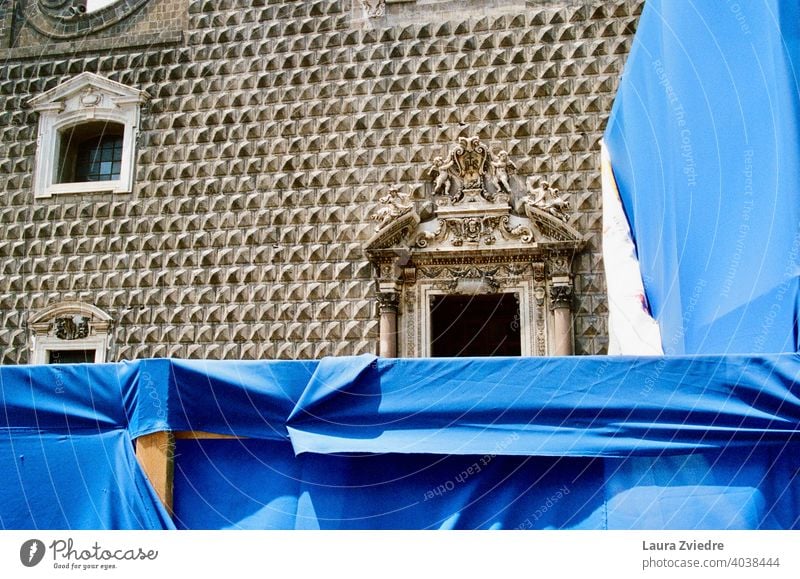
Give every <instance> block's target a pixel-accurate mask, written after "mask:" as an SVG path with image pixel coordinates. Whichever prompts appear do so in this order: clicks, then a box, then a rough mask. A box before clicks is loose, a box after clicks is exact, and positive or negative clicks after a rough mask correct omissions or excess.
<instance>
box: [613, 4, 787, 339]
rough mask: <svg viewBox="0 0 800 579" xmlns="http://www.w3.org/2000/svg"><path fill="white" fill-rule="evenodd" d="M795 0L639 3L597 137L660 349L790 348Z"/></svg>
mask: <svg viewBox="0 0 800 579" xmlns="http://www.w3.org/2000/svg"><path fill="white" fill-rule="evenodd" d="M799 64H800V3H798V2H796V0H758V1H752V2H734V3H719V2H696V1H689V2H673V1H664V0H648V2H647V3H646V5H645V8H644V11H643V13H642V16H641V19H640V21H639V26H638V29H637V32H636V37H635V40H634V43H633V48H632V50H631V53H630V55H629V57H628V61H627V63H626V65H625V73H624V75H623V78H622V80H621V83H620V87H619V90H618V93H617V97H616V100H615V103H614V107H613V110H612V114H611V118H610V120H609V123H608V127H607V130H606V134H605V142H606V145H607V147H608V150H609V153H610V157H611V162H612V166H613V170H614V175H615V177H616V180H617V185H618V187H619V191H620V196H621V198H622V202H623V206H624V208H625V211H626V214H627V217H628V220H629V222H630V225H631V229H632V232H633V236H634V238H635V243H636V248H637V251H638V256H639V260H640V265H641V271H642V276H643V279H644V285H645V289H646V293H647V297H648V300H649V303H650V306H651V309H652V313H653V315H654V317H655V318H656V319H657V321H658V322H659V325H660V327H661V335H662V345H663V348H664V352H665V353H666V354H667V355H674V354H708V353H717V354H730V353H761V352H795V351H797V350H798V346H799V345H800V342H799V340H800V338H799V337H798V311H799V309H800V308H798V306H799V305H800V285H799V284H798V279H800V277H799V275H798V274H800V180H798V178H797V176H798V175H799V174H800V90H799V88H800V85H799V84H798V83H799V82H800V66H798V65H799Z"/></svg>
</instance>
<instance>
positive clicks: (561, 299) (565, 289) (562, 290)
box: [550, 284, 573, 310]
mask: <svg viewBox="0 0 800 579" xmlns="http://www.w3.org/2000/svg"><path fill="white" fill-rule="evenodd" d="M572 294H573V292H572V286H571V285H567V284H555V285H552V286H550V309H553V310H555V309H560V308H566V309H569V310H571V309H572Z"/></svg>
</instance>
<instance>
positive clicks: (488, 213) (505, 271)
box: [365, 137, 584, 356]
mask: <svg viewBox="0 0 800 579" xmlns="http://www.w3.org/2000/svg"><path fill="white" fill-rule="evenodd" d="M518 173H519V168H518V166H517V164H516V163H514V161H513V160H512V159H511V158H510V157H509V155H508V153H507V152H506V151H504V150H502V149H501V150H496V152H495V150H493V149H492V148H491V147H490V146H489V145H487V144H486V143H483V142H482V141H481V140H480V139H479V138H477V137H472V138H466V137H462V138H459V139H458V141H457V142H456V143H455V144H454V146H453V147H452V148H451V149H450V150H449V152H447V153H445V154H439V155H436V156H434V158H433V160H432V161H431V163H430V165H429V166H428V168H427V171H426V176H427V177H428V178H430V187H429V189H428V193H427V195H426V197H425V198H423V199H411V197H410V195H408V194H404V193H402V192H401V191H399V190H398V189H397V188H391V189H389V191H388V193H387V194H385V195H382V196H380V197H379V199H378V202H377V204H376V207H375V209H374V210H373V212H372V218H373V219H374V220H375V221H376V222H377V223H378V229H377V231H376V232H375V234H374V235H373V236H372V237H371V238H370V239H369V240H368V241H367V243H366V246H365V251H366V254H367V256H368V258H369V259H370V261H371V262H372V263H373V265H374V268H375V272H376V282H377V288H378V292H377V293H378V298H379V301H380V303H381V307H380V312H381V327H382V328H384V327H385V328H387V331H388V330H390V329H391V331H393V332H396V333H397V334H398V335H399V336H400V338H399V339H396V340H395V339H393V340H391V341H387V340H384V339H383V337H382V338H381V348H382V351H381V354H382V355H392V356H393V355H401V356H427V355H430V347H429V342H430V336H429V335H428V332H429V329H428V328H429V325H430V324H429V318H428V317H429V315H430V314H429V311H430V304H431V303H432V301H433V300H434V299H435V297H436V296H438V295H447V294H462V295H478V294H493V293H514V294H516V296H518V298H519V305H520V317H521V320H520V321H521V324H520V327H521V336H522V354H523V355H548V354H550V355H552V354H559V355H561V354H569V353H571V352H572V345H571V341H572V338H571V335H572V329H571V325H572V313H571V304H572V300H571V296H572V275H571V266H572V259H573V256H574V255H575V254H576V253H577V252H578V251H580V250H581V248H582V247H583V244H584V238H583V236H582V235H581V234H580V233H579V232H578V231H577V230H576V229H574V228H573V227H572V226H571V225H570V224H569V223H568V220H569V209H570V204H569V199H568V196H567V195H566V194H561V193H560V192H559V191H558V189H555V188H554V187H552V186H551V184H550V182H549V181H546V180H541V179H539V178H538V177H535V176H529V177H527V179H525V180H524V181H523V179H522V178H521V177H520V176H519V175H518ZM421 215H424V216H425V219H423V218H422V217H421ZM395 295H397V298H395ZM395 299H396V300H397V301H396V302H395ZM395 303H397V306H396V307H395V306H394V304H395ZM387 304H391V305H390V306H389V305H387ZM390 318H391V319H390ZM385 343H386V344H387V346H386V348H387V349H386V351H384V350H383V348H384V344H385Z"/></svg>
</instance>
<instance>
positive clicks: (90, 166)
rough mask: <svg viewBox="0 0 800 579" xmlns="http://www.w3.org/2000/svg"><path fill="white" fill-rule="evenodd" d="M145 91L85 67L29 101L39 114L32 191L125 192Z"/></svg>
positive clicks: (128, 188)
mask: <svg viewBox="0 0 800 579" xmlns="http://www.w3.org/2000/svg"><path fill="white" fill-rule="evenodd" d="M147 98H148V97H147V93H145V92H144V91H141V90H138V89H135V88H131V87H128V86H125V85H123V84H120V83H118V82H115V81H112V80H109V79H107V78H104V77H102V76H99V75H97V74H94V73H91V72H84V73H82V74H79V75H78V76H76V77H75V78H72V79H70V80H68V81H66V82H64V83H62V84H60V85H58V86H57V87H55V88H53V89H51V90H49V91H47V92H45V93H43V94H41V95H39V96H37V97H34V98H32V99H31V100H30V101H28V104H29V105H30V106H31V108H32V109H33V110H35V111H37V112H38V113H39V131H38V137H37V147H36V169H35V172H34V183H33V187H34V196H35V197H36V198H46V197H52V196H53V195H58V194H65V193H104V192H106V193H130V192H131V191H132V189H133V169H134V160H135V158H136V140H137V136H138V131H139V119H140V109H141V105H142V104H143V103H144V102H146V100H147Z"/></svg>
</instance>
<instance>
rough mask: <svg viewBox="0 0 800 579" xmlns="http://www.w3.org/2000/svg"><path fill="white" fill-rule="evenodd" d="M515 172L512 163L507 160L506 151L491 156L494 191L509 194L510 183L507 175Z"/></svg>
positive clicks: (514, 166)
mask: <svg viewBox="0 0 800 579" xmlns="http://www.w3.org/2000/svg"><path fill="white" fill-rule="evenodd" d="M516 170H517V166H516V165H515V164H514V162H513V161H512V160H511V159H509V158H508V153H507V152H506V151H500V152H499V153H497V155H492V172H493V174H494V175H493V178H492V182H493V183H494V186H495V189H497V191H498V192H500V191H505V192H506V193H511V183H510V182H509V175H510V174H511V173H513V172H514V171H516Z"/></svg>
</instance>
